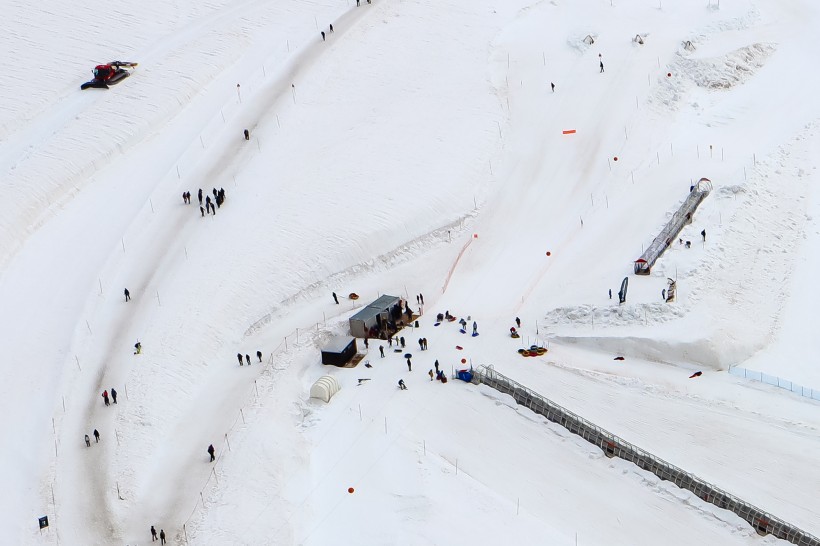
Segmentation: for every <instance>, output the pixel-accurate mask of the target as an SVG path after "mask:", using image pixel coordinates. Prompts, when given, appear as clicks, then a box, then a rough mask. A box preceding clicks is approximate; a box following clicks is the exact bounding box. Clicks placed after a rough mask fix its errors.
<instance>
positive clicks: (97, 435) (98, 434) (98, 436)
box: [94, 428, 100, 443]
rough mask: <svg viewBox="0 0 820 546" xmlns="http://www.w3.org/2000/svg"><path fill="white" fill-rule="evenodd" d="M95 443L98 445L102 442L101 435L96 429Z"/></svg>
mask: <svg viewBox="0 0 820 546" xmlns="http://www.w3.org/2000/svg"><path fill="white" fill-rule="evenodd" d="M94 441H95V442H97V443H99V441H100V433H99V432H98V431H97V429H96V428H95V429H94Z"/></svg>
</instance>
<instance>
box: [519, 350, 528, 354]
mask: <svg viewBox="0 0 820 546" xmlns="http://www.w3.org/2000/svg"><path fill="white" fill-rule="evenodd" d="M525 350H526V349H518V354H520V355H523V354H524V351H525Z"/></svg>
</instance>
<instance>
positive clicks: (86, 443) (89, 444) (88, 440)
mask: <svg viewBox="0 0 820 546" xmlns="http://www.w3.org/2000/svg"><path fill="white" fill-rule="evenodd" d="M85 447H91V438H89V437H88V434H86V435H85Z"/></svg>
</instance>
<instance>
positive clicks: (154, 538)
mask: <svg viewBox="0 0 820 546" xmlns="http://www.w3.org/2000/svg"><path fill="white" fill-rule="evenodd" d="M199 193H200V199H199V200H200V201H202V197H201V195H202V190H199ZM156 539H157V530H156V529H154V526H153V525H152V526H151V542H154V541H155V540H156Z"/></svg>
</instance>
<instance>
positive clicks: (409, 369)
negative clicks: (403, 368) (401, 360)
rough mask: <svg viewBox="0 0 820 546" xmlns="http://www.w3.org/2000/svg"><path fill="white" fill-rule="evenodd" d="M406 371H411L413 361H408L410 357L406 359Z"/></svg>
mask: <svg viewBox="0 0 820 546" xmlns="http://www.w3.org/2000/svg"><path fill="white" fill-rule="evenodd" d="M407 371H408V372H412V371H413V363H412V362H410V359H409V358H408V359H407Z"/></svg>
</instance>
